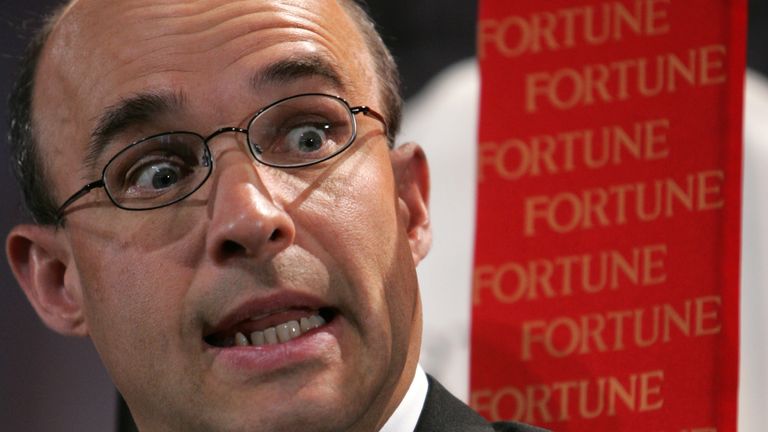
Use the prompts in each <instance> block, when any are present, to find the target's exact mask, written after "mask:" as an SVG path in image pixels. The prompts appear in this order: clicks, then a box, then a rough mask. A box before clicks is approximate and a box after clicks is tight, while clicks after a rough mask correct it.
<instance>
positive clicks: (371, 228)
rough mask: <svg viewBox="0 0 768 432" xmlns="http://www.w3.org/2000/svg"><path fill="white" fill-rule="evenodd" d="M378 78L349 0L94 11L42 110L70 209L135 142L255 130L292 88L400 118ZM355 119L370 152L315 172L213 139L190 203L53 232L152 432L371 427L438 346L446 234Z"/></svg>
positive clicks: (52, 164) (41, 93)
mask: <svg viewBox="0 0 768 432" xmlns="http://www.w3.org/2000/svg"><path fill="white" fill-rule="evenodd" d="M372 65H373V62H372V60H371V58H370V55H369V54H368V50H367V48H366V46H365V44H364V42H363V40H362V38H361V37H360V35H359V31H358V29H357V27H356V25H355V24H354V22H352V21H351V19H350V17H349V15H347V14H346V13H345V11H344V9H343V8H342V7H341V6H339V5H338V4H337V3H336V2H334V1H317V0H314V1H301V0H293V1H289V0H285V1H258V0H253V1H238V2H231V1H224V0H204V1H198V2H185V1H155V2H147V1H119V2H116V1H96V0H84V1H80V2H76V3H75V4H74V6H72V7H71V8H70V10H68V11H67V12H66V13H65V14H64V16H63V18H62V20H61V21H60V22H59V24H58V25H57V28H56V29H55V30H54V33H53V34H52V38H51V39H50V40H49V43H48V45H47V47H46V50H45V52H44V55H43V58H42V61H41V64H40V67H39V70H38V76H37V87H36V91H35V97H34V112H35V121H36V124H37V125H39V128H40V129H39V134H38V135H39V140H40V141H41V143H42V144H41V151H42V153H43V155H44V157H43V158H44V161H45V164H46V165H47V166H48V167H49V174H48V178H49V179H50V180H51V183H53V184H54V185H55V186H54V188H55V191H54V196H56V198H57V201H58V202H62V201H63V200H64V199H66V198H67V197H68V196H69V195H70V194H72V193H74V192H75V191H77V190H78V189H79V188H80V187H81V186H82V185H83V184H84V182H87V181H92V180H95V179H97V178H99V176H100V173H101V168H102V167H103V166H104V164H105V163H106V162H107V161H109V159H110V158H111V157H112V156H114V155H115V154H116V153H117V152H118V151H119V150H120V149H121V148H124V147H125V146H126V145H127V144H129V143H131V142H133V141H136V140H138V139H141V138H143V137H146V136H150V135H153V134H157V133H160V132H166V131H172V130H188V131H194V132H197V133H200V134H202V135H207V134H209V133H211V132H212V131H214V130H216V129H218V128H220V127H224V126H238V127H245V126H246V124H247V121H248V120H249V118H250V117H251V115H252V114H253V113H254V112H255V111H256V110H258V109H259V108H260V107H263V106H265V105H267V104H269V103H271V102H273V101H276V100H278V99H281V98H284V97H288V96H292V95H296V94H300V93H328V94H332V95H339V96H341V97H344V98H345V99H347V100H349V101H350V103H351V104H352V105H369V106H371V107H373V108H375V109H378V110H382V106H381V103H380V97H379V93H378V85H377V80H376V77H375V75H374V72H372V71H373V70H374V69H373V66H372ZM265 71H270V73H266V72H265ZM276 71H277V72H276ZM142 95H143V96H146V95H152V96H154V97H157V98H159V99H160V100H162V101H164V102H169V103H165V104H160V105H163V106H162V107H161V108H160V109H156V108H157V107H152V108H151V109H152V110H153V112H152V115H151V116H143V115H141V114H138V115H137V114H136V113H135V112H133V113H129V114H128V115H123V117H122V118H120V119H119V121H118V126H119V128H118V130H117V132H116V133H115V134H114V135H115V137H114V138H113V139H111V140H110V141H109V144H108V145H107V146H106V147H105V148H103V149H102V150H100V151H97V152H94V151H93V149H92V148H89V142H90V141H91V137H92V134H93V133H94V129H95V128H96V127H97V124H98V123H99V122H100V120H104V119H105V117H104V114H105V112H107V111H109V110H114V109H115V107H119V106H121V104H123V103H124V102H125V101H126V100H130V99H132V98H133V99H135V98H136V97H137V96H142ZM148 110H149V108H148ZM154 111H156V112H154ZM113 114H114V112H113ZM120 114H126V113H125V112H123V113H120ZM147 117H148V118H147ZM112 120H114V116H113V118H112ZM357 122H358V129H359V130H358V138H357V140H356V142H355V144H354V145H353V147H352V148H350V149H349V150H347V151H346V152H345V153H343V154H342V155H340V156H338V157H336V158H335V159H332V160H331V161H328V162H326V163H322V164H320V165H317V166H314V167H308V168H304V169H298V170H278V169H274V168H269V167H265V166H263V165H260V164H259V163H257V162H255V161H254V160H253V159H252V157H251V156H250V155H249V154H248V150H247V149H246V147H245V142H244V141H245V137H244V136H243V135H242V134H235V133H228V134H223V135H220V136H218V137H216V138H214V139H213V140H212V141H211V142H209V145H210V147H211V150H212V152H213V157H214V170H213V173H212V175H211V178H209V179H208V181H207V182H206V183H205V184H204V185H203V187H202V188H201V189H200V190H198V191H197V192H195V193H194V194H193V195H191V196H190V197H188V198H187V199H186V200H184V201H182V202H180V203H177V204H175V205H173V206H170V207H165V208H161V209H156V210H151V211H144V212H132V211H125V210H120V209H118V208H116V207H115V206H113V205H112V204H111V203H110V202H109V199H108V197H107V196H106V194H105V193H104V191H103V190H102V189H97V190H95V191H93V192H91V193H90V194H88V195H87V196H85V197H84V198H82V199H81V200H78V201H77V203H76V204H75V205H73V206H72V207H71V208H70V209H68V214H67V218H66V225H65V228H63V229H59V230H58V231H55V232H54V233H53V234H52V235H53V236H55V238H56V240H57V241H58V242H59V243H60V244H63V245H65V246H64V247H63V249H65V250H66V251H67V252H66V254H65V258H63V259H62V261H63V264H64V266H65V271H64V272H63V275H62V280H63V282H62V283H63V284H64V285H65V286H66V289H67V290H68V292H69V294H70V296H71V299H72V302H73V303H75V304H76V305H79V307H80V308H81V310H82V319H83V324H82V327H81V328H82V333H83V334H86V333H87V334H88V335H89V336H90V337H91V338H92V340H93V342H94V344H95V346H96V348H97V349H98V351H99V353H100V355H101V357H102V359H103V360H104V362H105V364H106V366H107V369H108V370H109V371H110V373H111V375H112V376H113V379H114V381H115V383H116V384H117V386H118V388H119V389H120V391H121V392H122V393H123V395H124V396H125V398H126V400H127V401H128V403H129V406H130V407H131V410H132V412H133V413H134V415H135V417H136V418H137V421H138V423H139V426H140V427H142V428H143V429H146V430H184V431H193V430H216V431H230V430H231V431H246V430H298V429H301V430H309V429H311V428H313V427H315V428H317V430H329V431H330V430H333V431H340V430H347V429H350V430H371V429H374V428H375V427H376V425H378V424H380V423H381V422H382V421H383V420H385V419H386V415H388V414H389V413H390V412H391V411H392V409H394V407H395V405H396V403H397V401H398V400H399V397H400V396H401V395H402V393H403V392H404V390H405V389H406V387H407V385H408V383H409V381H410V378H411V376H412V373H413V368H414V366H415V362H416V359H417V355H418V354H417V353H418V348H419V342H420V328H421V323H420V320H421V315H420V306H419V300H418V290H417V282H416V278H415V272H414V261H418V260H419V259H420V258H421V257H422V256H423V252H421V250H425V249H424V248H422V247H420V246H419V242H422V241H424V238H425V237H427V236H423V237H422V235H420V234H418V233H417V232H415V229H414V227H413V225H414V224H413V219H414V212H417V211H416V209H415V206H414V205H413V201H412V200H407V199H403V193H402V191H403V190H404V189H407V188H408V186H407V185H405V186H404V185H403V181H404V180H401V179H400V178H399V177H398V174H397V173H398V166H397V164H398V163H400V162H402V161H403V160H406V159H408V158H409V156H402V155H401V154H400V153H403V152H406V150H402V149H399V150H393V151H391V152H390V150H389V149H388V147H387V144H386V138H385V136H384V130H383V128H382V126H381V124H380V123H378V122H376V121H374V120H373V119H371V118H367V117H364V116H359V115H358V116H357ZM113 123H114V122H113ZM398 152H400V153H398ZM396 161H400V162H396ZM403 164H405V165H407V164H408V162H407V161H406V162H403ZM393 166H394V168H395V170H394V173H393ZM421 168H423V164H418V167H417V168H415V169H421ZM404 171H408V169H406V170H404ZM317 316H322V317H323V318H324V319H325V320H326V321H327V323H326V324H324V325H322V326H320V327H318V328H315V329H312V330H309V331H305V332H303V333H302V334H301V336H299V337H298V338H295V339H291V340H290V341H288V342H281V343H276V344H268V345H263V346H258V347H256V346H235V345H232V341H233V340H234V339H235V335H236V334H237V333H242V334H244V335H249V334H250V333H251V332H257V331H263V330H265V329H266V330H267V331H266V332H269V331H270V330H269V328H271V327H279V326H280V324H283V323H286V322H290V321H297V322H301V321H302V318H311V317H315V318H312V320H313V321H314V320H316V317H317ZM266 332H265V333H266Z"/></svg>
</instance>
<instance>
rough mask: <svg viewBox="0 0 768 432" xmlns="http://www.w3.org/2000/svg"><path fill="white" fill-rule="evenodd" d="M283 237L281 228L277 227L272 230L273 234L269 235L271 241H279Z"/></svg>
mask: <svg viewBox="0 0 768 432" xmlns="http://www.w3.org/2000/svg"><path fill="white" fill-rule="evenodd" d="M282 238H283V232H282V231H280V230H279V229H276V230H274V231H272V234H271V235H270V236H269V241H278V240H280V239H282Z"/></svg>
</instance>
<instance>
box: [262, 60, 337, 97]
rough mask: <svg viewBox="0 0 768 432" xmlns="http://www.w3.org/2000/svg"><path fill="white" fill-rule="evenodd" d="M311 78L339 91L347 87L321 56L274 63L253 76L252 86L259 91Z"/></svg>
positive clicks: (329, 63)
mask: <svg viewBox="0 0 768 432" xmlns="http://www.w3.org/2000/svg"><path fill="white" fill-rule="evenodd" d="M310 77H319V78H322V79H324V80H326V81H328V83H330V84H331V86H333V87H335V88H336V89H338V90H341V89H343V88H344V87H346V86H345V85H344V79H342V76H341V74H340V73H339V72H338V71H337V69H336V68H335V67H333V64H332V63H331V62H330V61H329V60H327V59H326V58H325V57H323V56H320V55H309V56H303V57H292V58H287V59H283V60H279V61H277V62H275V63H272V64H270V65H268V66H267V67H265V68H264V69H262V70H260V71H258V72H257V73H255V74H254V75H253V77H252V78H251V86H252V87H253V88H254V89H256V90H257V91H258V90H259V89H260V88H263V87H267V86H274V85H280V84H289V83H291V82H294V81H297V80H299V79H302V78H310Z"/></svg>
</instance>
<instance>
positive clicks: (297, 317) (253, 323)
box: [203, 308, 337, 348]
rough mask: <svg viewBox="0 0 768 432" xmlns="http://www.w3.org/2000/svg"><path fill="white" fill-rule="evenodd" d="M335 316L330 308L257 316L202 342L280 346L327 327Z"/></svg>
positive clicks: (215, 332) (237, 345)
mask: <svg viewBox="0 0 768 432" xmlns="http://www.w3.org/2000/svg"><path fill="white" fill-rule="evenodd" d="M336 314H337V313H336V311H335V310H333V309H331V308H321V309H319V310H298V311H297V310H292V311H284V312H281V313H273V314H269V315H267V316H254V317H249V318H246V319H244V320H242V321H240V322H238V323H236V324H235V325H233V326H229V327H227V328H225V329H222V330H216V331H213V332H212V333H210V334H208V335H206V336H204V337H203V340H204V341H205V343H207V344H208V345H210V346H213V347H217V348H231V347H245V346H263V345H275V344H281V343H286V342H288V341H291V340H293V339H296V338H298V337H300V336H302V335H304V334H307V333H310V332H312V331H313V330H315V329H317V328H320V327H322V326H324V325H326V324H328V323H329V322H331V321H333V319H334V318H335V317H336Z"/></svg>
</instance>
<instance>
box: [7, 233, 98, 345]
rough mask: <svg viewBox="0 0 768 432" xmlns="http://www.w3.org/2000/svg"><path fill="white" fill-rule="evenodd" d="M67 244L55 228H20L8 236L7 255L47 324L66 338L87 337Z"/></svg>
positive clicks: (29, 297) (33, 303)
mask: <svg viewBox="0 0 768 432" xmlns="http://www.w3.org/2000/svg"><path fill="white" fill-rule="evenodd" d="M65 241H66V239H65V238H64V234H63V233H62V232H61V231H58V230H57V229H56V228H55V227H49V226H39V225H18V226H16V227H14V228H13V229H12V230H11V232H10V234H8V238H7V239H6V245H5V246H6V255H7V256H8V262H9V264H10V266H11V270H13V274H14V276H16V280H17V281H18V282H19V285H21V288H22V289H23V290H24V293H25V294H26V295H27V299H29V302H30V303H31V304H32V307H33V308H34V309H35V311H36V312H37V314H38V315H39V316H40V319H41V320H42V321H43V322H44V323H45V325H47V326H48V327H49V328H51V329H52V330H54V331H56V332H58V333H61V334H64V335H73V336H85V335H87V333H88V330H87V326H86V324H85V319H84V315H83V304H82V295H81V290H80V289H81V287H80V286H79V278H77V277H73V275H74V266H73V265H72V264H71V254H70V253H69V249H68V248H67V245H66V243H65Z"/></svg>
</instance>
